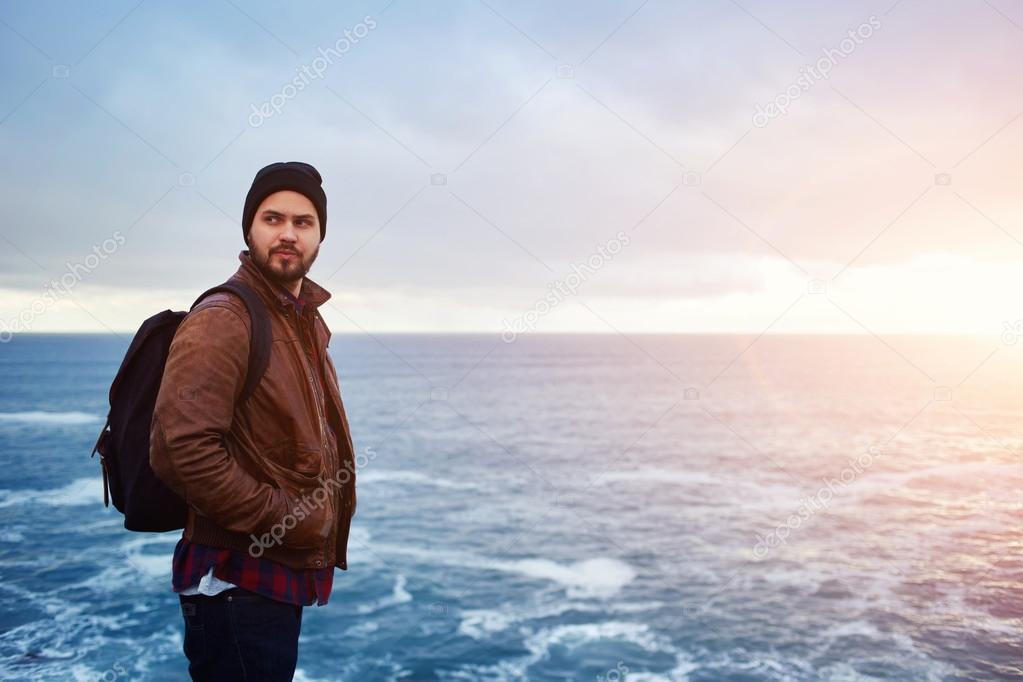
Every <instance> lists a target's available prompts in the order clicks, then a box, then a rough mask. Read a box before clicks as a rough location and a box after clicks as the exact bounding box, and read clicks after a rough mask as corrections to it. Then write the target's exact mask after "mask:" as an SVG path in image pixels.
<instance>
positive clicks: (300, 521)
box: [266, 461, 334, 549]
mask: <svg viewBox="0 0 1023 682" xmlns="http://www.w3.org/2000/svg"><path fill="white" fill-rule="evenodd" d="M266 466H267V468H268V469H269V474H270V476H271V477H272V478H273V480H274V482H275V483H276V486H277V487H278V488H280V489H281V491H282V492H284V494H285V496H286V497H287V499H288V511H287V513H286V514H285V516H284V517H283V518H281V519H279V520H278V523H280V524H281V526H282V527H283V529H284V532H283V535H282V537H281V543H282V544H283V545H285V546H287V547H294V548H296V549H312V548H319V547H322V546H324V545H325V544H326V543H327V538H328V537H329V535H330V532H331V528H332V527H333V521H334V503H333V497H332V493H331V488H330V485H329V483H328V482H327V481H326V479H325V478H324V471H323V468H322V466H321V468H320V470H319V471H317V472H315V473H306V472H303V471H295V470H293V469H288V468H286V467H283V466H281V465H279V464H277V463H276V462H272V461H267V462H266Z"/></svg>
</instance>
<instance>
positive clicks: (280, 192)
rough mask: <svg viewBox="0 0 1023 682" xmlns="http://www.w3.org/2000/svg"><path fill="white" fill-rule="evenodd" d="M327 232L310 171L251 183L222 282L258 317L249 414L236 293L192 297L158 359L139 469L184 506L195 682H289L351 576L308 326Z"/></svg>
mask: <svg viewBox="0 0 1023 682" xmlns="http://www.w3.org/2000/svg"><path fill="white" fill-rule="evenodd" d="M326 229H327V198H326V195H325V194H324V191H323V188H322V178H321V177H320V174H319V172H318V171H317V170H316V169H315V168H313V167H312V166H311V165H309V164H305V163H299V162H294V161H293V162H288V163H274V164H271V165H269V166H267V167H265V168H263V169H262V170H260V171H259V172H258V173H257V174H256V177H255V179H254V180H253V182H252V187H251V188H250V189H249V193H248V196H247V197H246V198H245V206H244V210H243V213H242V233H243V236H244V238H245V243H246V244H247V245H248V247H249V249H248V250H243V251H242V252H241V253H240V254H239V260H241V266H240V267H239V268H238V270H237V271H236V272H235V273H234V275H232V278H233V279H235V278H236V279H239V280H241V281H243V282H244V283H246V284H248V285H249V286H250V287H251V288H252V289H253V290H255V292H256V293H257V294H258V295H259V298H260V299H261V300H262V301H263V303H264V304H265V307H266V311H267V313H268V315H269V317H270V322H271V330H272V339H273V343H272V349H271V353H270V362H269V364H268V366H267V369H266V373H265V374H264V375H263V378H262V380H261V382H260V383H259V385H258V386H257V388H256V390H255V392H254V393H253V394H252V395H251V396H250V397H249V398H248V400H246V401H244V402H240V403H239V402H238V398H239V396H240V394H241V391H242V388H243V386H244V383H245V376H246V371H247V360H248V353H249V343H250V332H249V328H250V324H251V322H250V318H249V314H248V312H247V308H246V307H245V304H244V302H243V301H242V300H241V299H240V298H238V297H237V296H236V295H235V294H233V293H229V292H225V293H216V294H213V295H211V296H209V297H207V298H205V299H203V301H202V302H201V303H200V304H199V305H197V306H196V307H195V308H194V309H192V311H191V312H190V313H189V314H188V315H187V316H186V317H185V319H184V321H183V322H182V323H181V325H180V326H179V327H178V330H177V332H176V333H175V335H174V340H173V342H172V344H171V347H170V354H169V356H168V358H167V364H166V367H165V369H164V374H163V379H162V382H161V384H160V391H159V394H158V396H157V399H156V406H155V408H154V412H153V422H152V430H151V434H150V442H151V449H150V465H151V466H152V468H153V471H154V472H155V473H156V474H157V475H158V476H159V477H160V479H161V480H163V481H164V482H165V483H166V484H167V485H168V486H169V487H170V488H171V489H172V490H174V491H175V492H176V493H178V494H179V495H180V496H181V497H182V498H184V499H185V501H186V502H187V503H188V507H189V513H188V521H187V524H186V526H185V529H184V532H183V534H182V538H181V539H180V540H179V541H178V544H177V546H176V547H175V550H174V560H173V567H172V576H173V577H172V588H173V590H174V591H175V592H177V593H178V594H179V600H180V603H181V610H182V615H183V618H184V647H183V648H184V653H185V655H186V657H187V658H188V660H189V667H188V669H189V674H190V675H191V676H192V679H193V680H217V681H218V682H224V681H227V680H291V679H292V677H293V675H294V671H295V667H296V663H297V659H298V635H299V631H300V629H301V623H302V608H303V606H308V605H310V604H312V603H313V602H315V603H316V604H317V605H318V606H320V605H323V604H326V603H327V600H328V597H329V595H330V591H331V587H332V584H333V575H334V567H335V566H337V567H338V568H341V569H342V570H347V569H348V564H347V545H348V533H349V529H350V525H351V519H352V516H353V515H354V513H355V508H356V495H355V455H354V453H355V450H354V447H353V445H352V439H351V434H350V431H349V427H348V418H347V416H346V414H345V409H344V403H343V402H342V399H341V391H340V388H339V387H338V381H337V374H336V371H335V369H334V365H333V363H332V361H331V359H330V355H329V354H328V353H327V345H328V342H329V340H330V336H331V332H330V330H329V329H328V328H327V326H326V324H325V323H324V321H323V318H322V317H320V314H319V312H318V308H319V306H320V305H322V304H323V303H324V302H325V301H327V299H329V298H330V293H329V292H328V291H326V290H325V289H324V288H323V287H321V286H319V285H318V284H316V283H315V282H313V281H312V280H310V279H308V278H307V277H305V275H306V273H307V272H308V271H309V268H310V267H311V266H312V264H313V262H314V261H315V260H316V257H317V255H318V254H319V250H320V243H321V242H322V241H323V238H324V236H325V235H326Z"/></svg>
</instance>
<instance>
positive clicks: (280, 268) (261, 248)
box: [246, 190, 320, 296]
mask: <svg viewBox="0 0 1023 682" xmlns="http://www.w3.org/2000/svg"><path fill="white" fill-rule="evenodd" d="M246 243H247V244H248V245H249V252H250V253H251V254H252V260H253V261H254V262H255V264H256V265H257V266H258V267H259V269H260V270H262V271H263V274H265V275H266V276H267V278H268V279H269V280H270V281H272V282H277V283H278V284H280V285H281V286H283V287H286V288H287V289H288V291H290V292H291V293H292V295H294V296H298V294H299V292H300V291H301V290H302V278H303V277H305V275H306V273H307V272H309V268H311V267H312V265H313V262H314V261H315V260H316V256H318V255H319V253H320V221H319V218H318V217H317V215H316V207H315V206H313V202H312V201H310V200H309V197H307V196H305V195H304V194H300V193H298V192H293V191H291V190H281V191H280V192H274V193H273V194H271V195H269V196H267V197H266V198H265V199H263V201H262V203H260V204H259V208H257V209H256V215H255V217H254V218H253V219H252V227H251V228H249V236H248V239H247V240H246Z"/></svg>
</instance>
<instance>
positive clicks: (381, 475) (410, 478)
mask: <svg viewBox="0 0 1023 682" xmlns="http://www.w3.org/2000/svg"><path fill="white" fill-rule="evenodd" d="M358 480H359V483H411V484H414V485H432V486H435V487H437V488H451V489H453V490H474V489H476V488H477V486H476V484H475V483H470V482H467V481H452V480H450V479H447V478H442V477H440V476H434V475H430V474H424V473H422V472H419V471H412V470H411V469H367V470H365V471H361V472H359V477H358Z"/></svg>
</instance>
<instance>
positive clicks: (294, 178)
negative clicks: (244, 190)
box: [242, 161, 327, 242]
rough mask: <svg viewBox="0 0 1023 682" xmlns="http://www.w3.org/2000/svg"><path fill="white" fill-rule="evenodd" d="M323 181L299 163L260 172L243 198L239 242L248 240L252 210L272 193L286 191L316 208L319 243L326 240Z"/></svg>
mask: <svg viewBox="0 0 1023 682" xmlns="http://www.w3.org/2000/svg"><path fill="white" fill-rule="evenodd" d="M322 183H323V178H322V177H320V172H319V171H318V170H316V169H315V168H314V167H312V166H311V165H309V164H308V163H302V162H301V161H288V162H286V163H285V162H283V161H278V162H277V163H271V164H270V165H269V166H266V167H264V168H261V169H260V171H259V172H258V173H256V177H255V179H254V180H253V181H252V187H250V188H249V193H248V194H247V195H246V196H245V208H244V209H243V210H242V238H248V236H249V230H250V229H251V228H252V221H253V219H254V218H255V217H256V209H258V208H259V205H260V204H261V203H263V199H266V198H267V197H268V196H270V195H271V194H273V193H274V192H280V191H281V190H285V189H290V190H292V191H294V192H298V193H299V194H304V195H305V196H307V197H309V201H311V202H313V206H315V207H316V214H317V215H318V216H319V219H320V241H321V242H322V241H323V238H324V237H325V236H327V195H326V194H324V192H323V187H322Z"/></svg>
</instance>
